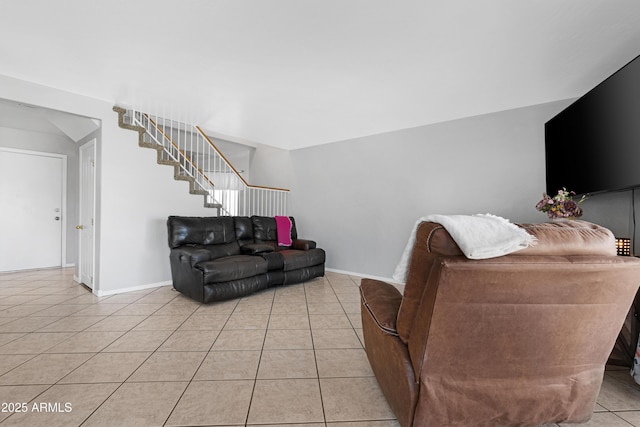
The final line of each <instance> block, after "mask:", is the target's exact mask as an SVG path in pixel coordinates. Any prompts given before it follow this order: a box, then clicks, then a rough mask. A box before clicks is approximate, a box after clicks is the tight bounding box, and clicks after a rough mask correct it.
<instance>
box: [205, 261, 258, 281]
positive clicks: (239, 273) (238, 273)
mask: <svg viewBox="0 0 640 427" xmlns="http://www.w3.org/2000/svg"><path fill="white" fill-rule="evenodd" d="M196 268H198V269H200V270H202V272H203V273H204V283H205V284H209V283H217V282H229V281H232V280H238V279H244V278H246V277H251V276H256V275H259V274H264V273H266V272H267V261H265V260H264V259H262V258H261V257H259V256H252V255H231V256H227V257H223V258H219V259H215V260H213V261H205V262H201V263H200V264H198V265H196Z"/></svg>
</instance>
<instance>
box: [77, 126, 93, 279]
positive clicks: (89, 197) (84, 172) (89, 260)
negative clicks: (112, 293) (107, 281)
mask: <svg viewBox="0 0 640 427" xmlns="http://www.w3.org/2000/svg"><path fill="white" fill-rule="evenodd" d="M95 165H96V140H95V139H94V140H92V141H90V142H88V143H86V144H84V145H83V146H82V147H80V203H79V205H80V212H79V215H78V217H79V218H80V223H79V224H78V225H77V226H76V229H77V230H78V277H79V278H80V282H81V283H84V284H85V285H87V286H88V287H90V288H91V289H93V268H94V267H93V264H94V261H93V260H94V222H95V188H96V187H95V183H96V175H95V170H96V168H95Z"/></svg>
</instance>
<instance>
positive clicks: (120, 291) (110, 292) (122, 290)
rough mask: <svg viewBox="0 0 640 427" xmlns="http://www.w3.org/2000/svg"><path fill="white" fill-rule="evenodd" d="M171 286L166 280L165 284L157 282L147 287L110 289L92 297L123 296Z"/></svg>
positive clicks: (169, 281)
mask: <svg viewBox="0 0 640 427" xmlns="http://www.w3.org/2000/svg"><path fill="white" fill-rule="evenodd" d="M170 285H173V282H172V281H171V280H167V281H166V282H157V283H149V284H147V285H140V286H133V287H131V288H120V289H111V290H108V291H100V290H97V291H94V292H93V293H94V295H97V296H99V297H104V296H107V295H115V294H124V293H127V292H133V291H141V290H144V289H151V288H160V287H162V286H170Z"/></svg>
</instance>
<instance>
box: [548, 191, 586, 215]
mask: <svg viewBox="0 0 640 427" xmlns="http://www.w3.org/2000/svg"><path fill="white" fill-rule="evenodd" d="M575 195H576V193H575V192H573V191H567V189H566V188H562V190H558V194H556V195H555V196H553V197H551V196H549V195H548V194H547V193H544V194H543V195H542V200H540V201H539V202H538V204H536V209H537V210H539V211H540V212H546V213H547V216H548V217H549V218H551V219H557V218H570V219H573V218H579V217H581V216H582V208H580V203H582V202H584V201H585V200H586V199H587V196H584V195H583V196H582V197H581V198H580V200H578V201H577V202H576V201H575V200H573V196H575Z"/></svg>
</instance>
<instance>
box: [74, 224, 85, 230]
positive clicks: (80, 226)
mask: <svg viewBox="0 0 640 427" xmlns="http://www.w3.org/2000/svg"><path fill="white" fill-rule="evenodd" d="M82 229H84V225H76V230H82Z"/></svg>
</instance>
